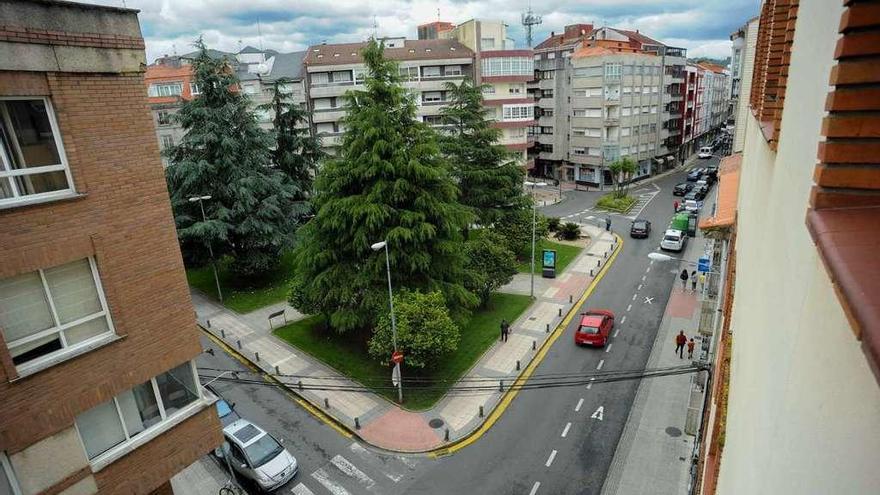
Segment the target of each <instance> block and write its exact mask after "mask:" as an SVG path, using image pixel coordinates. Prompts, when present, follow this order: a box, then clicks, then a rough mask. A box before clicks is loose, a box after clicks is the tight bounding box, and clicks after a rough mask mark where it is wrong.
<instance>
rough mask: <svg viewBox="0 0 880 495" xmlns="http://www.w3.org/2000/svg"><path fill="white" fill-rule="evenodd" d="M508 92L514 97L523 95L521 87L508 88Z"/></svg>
mask: <svg viewBox="0 0 880 495" xmlns="http://www.w3.org/2000/svg"><path fill="white" fill-rule="evenodd" d="M507 92H508V93H509V94H512V95H518V94H522V88H521V87H520V86H510V87H508V88H507Z"/></svg>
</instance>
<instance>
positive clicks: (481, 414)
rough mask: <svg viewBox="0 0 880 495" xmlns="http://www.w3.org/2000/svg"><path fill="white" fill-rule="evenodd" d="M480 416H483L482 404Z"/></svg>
mask: <svg viewBox="0 0 880 495" xmlns="http://www.w3.org/2000/svg"><path fill="white" fill-rule="evenodd" d="M480 417H481V418H482V417H483V406H480Z"/></svg>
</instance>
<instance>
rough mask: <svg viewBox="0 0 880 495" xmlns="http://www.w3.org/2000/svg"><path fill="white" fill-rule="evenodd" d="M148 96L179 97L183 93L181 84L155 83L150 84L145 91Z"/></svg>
mask: <svg viewBox="0 0 880 495" xmlns="http://www.w3.org/2000/svg"><path fill="white" fill-rule="evenodd" d="M147 93H148V94H149V96H180V94H181V93H183V83H180V82H171V83H156V84H151V85H150V89H149V90H147Z"/></svg>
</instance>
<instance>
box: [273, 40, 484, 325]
mask: <svg viewBox="0 0 880 495" xmlns="http://www.w3.org/2000/svg"><path fill="white" fill-rule="evenodd" d="M363 57H364V62H365V64H366V66H367V69H368V74H367V77H366V80H365V84H366V89H365V90H359V91H351V92H349V93H348V94H347V95H346V100H347V104H348V109H349V112H348V116H347V117H346V118H345V125H346V133H345V135H344V137H343V140H342V145H341V147H340V150H339V153H338V154H337V156H336V157H335V158H333V159H330V160H328V161H327V162H326V163H325V164H324V165H323V166H322V167H321V170H320V171H319V172H318V176H317V178H316V181H315V196H314V198H313V200H312V204H313V206H314V208H315V217H314V218H312V219H311V220H310V221H309V222H308V223H307V224H306V225H305V226H304V227H303V228H302V229H301V230H300V236H299V237H300V239H301V242H300V243H299V244H298V246H297V248H296V251H295V258H296V264H297V271H298V273H299V277H300V283H299V285H298V286H297V287H296V290H297V291H299V293H298V294H295V296H296V297H292V298H291V300H292V302H294V303H295V302H296V301H300V302H305V303H308V304H306V306H309V307H308V308H303V309H304V310H308V312H312V311H315V310H317V311H319V312H321V313H324V314H325V315H327V316H329V319H330V324H331V326H332V327H333V328H334V329H335V330H336V331H338V332H345V331H347V330H351V329H356V328H369V327H372V326H373V325H374V324H375V321H376V319H377V317H378V315H379V314H380V312H385V311H386V310H385V309H384V308H385V307H386V306H387V304H388V299H387V297H388V295H387V280H386V271H385V255H384V253H382V252H379V253H376V252H373V251H372V250H371V249H370V245H371V244H373V243H375V242H378V241H382V240H385V241H387V242H388V248H389V254H390V257H391V263H390V264H391V270H392V277H393V282H394V286H395V288H396V289H411V290H422V291H424V292H433V291H438V290H439V291H440V292H442V293H443V296H444V300H445V301H446V303H447V304H448V305H449V307H450V309H451V310H453V311H454V314H456V315H457V316H463V315H466V314H467V309H468V308H470V307H474V306H476V304H477V299H476V297H474V295H473V294H471V293H470V292H469V291H468V290H467V289H466V288H465V287H464V285H463V281H464V279H465V277H466V272H465V269H464V263H465V259H464V252H463V249H462V242H463V239H462V234H461V232H462V230H463V229H464V228H465V227H466V226H467V225H469V223H470V222H471V221H472V220H473V217H472V215H471V214H470V213H469V212H468V211H467V209H466V208H465V207H463V206H462V205H460V204H459V203H458V201H457V199H458V190H457V188H456V186H455V183H454V182H453V180H452V178H451V177H450V175H449V171H448V166H447V165H446V163H445V162H444V161H443V157H442V156H441V154H440V150H439V148H438V146H437V141H436V137H435V133H434V132H433V131H432V130H431V129H430V128H428V127H427V126H426V125H425V124H423V123H421V122H418V121H416V119H415V116H416V107H415V102H414V101H413V99H412V96H411V95H410V93H409V92H408V91H407V90H406V89H404V88H403V87H402V85H401V83H400V76H399V74H398V69H397V65H396V64H395V63H394V62H392V61H389V60H386V59H385V57H384V56H383V48H382V46H381V45H379V44H378V43H377V42H376V41H375V40H371V41H370V42H369V43H368V45H367V47H366V48H365V49H364V51H363ZM292 295H294V294H292Z"/></svg>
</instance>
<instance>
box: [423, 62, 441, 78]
mask: <svg viewBox="0 0 880 495" xmlns="http://www.w3.org/2000/svg"><path fill="white" fill-rule="evenodd" d="M440 75H441V74H440V66H439V65H434V66H428V67H422V77H440Z"/></svg>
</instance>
